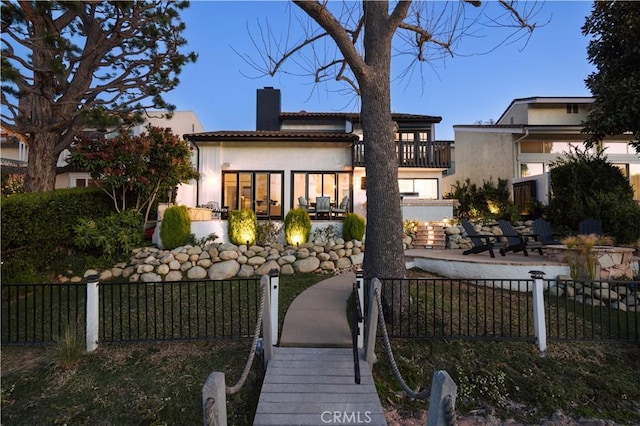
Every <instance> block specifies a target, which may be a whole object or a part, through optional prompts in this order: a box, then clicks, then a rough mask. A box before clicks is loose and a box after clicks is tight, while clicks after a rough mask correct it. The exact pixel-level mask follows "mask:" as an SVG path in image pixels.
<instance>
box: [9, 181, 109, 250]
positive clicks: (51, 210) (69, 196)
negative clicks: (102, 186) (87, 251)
mask: <svg viewBox="0 0 640 426" xmlns="http://www.w3.org/2000/svg"><path fill="white" fill-rule="evenodd" d="M1 200H2V205H1V209H0V214H1V215H2V218H1V221H2V239H1V243H2V250H3V251H4V250H6V249H10V248H16V247H28V246H31V245H33V244H45V243H51V245H53V246H71V245H72V243H71V242H72V241H73V235H74V232H73V226H74V225H75V224H76V223H77V220H78V218H93V219H100V218H104V217H106V216H108V215H109V214H111V212H113V209H112V208H111V203H110V202H109V199H108V197H107V196H106V195H105V194H104V193H103V192H102V191H101V190H99V189H97V188H73V189H58V190H55V191H50V192H34V193H26V194H14V195H10V196H4V197H2V198H1Z"/></svg>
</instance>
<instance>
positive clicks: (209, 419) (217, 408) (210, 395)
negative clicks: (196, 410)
mask: <svg viewBox="0 0 640 426" xmlns="http://www.w3.org/2000/svg"><path fill="white" fill-rule="evenodd" d="M226 388H227V386H226V384H225V380H224V373H221V372H219V371H214V372H213V373H211V374H209V377H207V381H206V382H205V384H204V386H202V412H203V424H204V426H227V392H226Z"/></svg>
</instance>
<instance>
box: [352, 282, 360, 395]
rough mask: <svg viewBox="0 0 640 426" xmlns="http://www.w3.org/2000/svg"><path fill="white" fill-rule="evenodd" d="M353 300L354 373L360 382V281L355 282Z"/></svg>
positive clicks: (357, 381)
mask: <svg viewBox="0 0 640 426" xmlns="http://www.w3.org/2000/svg"><path fill="white" fill-rule="evenodd" d="M351 294H352V298H353V302H352V307H353V326H352V327H351V344H352V345H353V370H354V371H353V374H354V381H355V382H356V384H358V385H359V384H360V352H359V350H358V335H359V334H360V322H361V321H362V308H361V307H360V297H359V295H358V283H357V282H354V283H353V291H352V292H351Z"/></svg>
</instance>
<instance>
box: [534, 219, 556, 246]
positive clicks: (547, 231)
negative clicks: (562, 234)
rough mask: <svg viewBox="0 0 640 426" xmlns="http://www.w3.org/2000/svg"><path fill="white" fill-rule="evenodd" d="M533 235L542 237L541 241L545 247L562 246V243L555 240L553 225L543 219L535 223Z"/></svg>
mask: <svg viewBox="0 0 640 426" xmlns="http://www.w3.org/2000/svg"><path fill="white" fill-rule="evenodd" d="M533 233H534V234H537V235H539V236H540V241H541V242H542V244H543V245H545V246H551V245H562V242H560V241H558V240H556V239H555V237H554V235H553V231H552V230H551V224H549V222H547V221H546V220H544V219H543V218H541V217H539V218H537V219H536V220H534V221H533Z"/></svg>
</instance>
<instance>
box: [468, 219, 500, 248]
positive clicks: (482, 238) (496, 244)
mask: <svg viewBox="0 0 640 426" xmlns="http://www.w3.org/2000/svg"><path fill="white" fill-rule="evenodd" d="M462 227H463V228H464V230H465V232H466V233H467V236H468V237H469V239H470V240H471V244H472V245H473V247H471V248H470V249H468V250H465V251H463V252H462V254H464V255H467V254H476V253H482V252H485V251H488V252H489V255H490V256H491V257H496V255H495V253H494V252H493V249H494V248H496V249H499V250H500V254H501V255H502V256H504V253H503V251H502V249H503V248H504V247H505V244H504V243H502V242H500V241H495V238H496V236H495V235H492V234H478V231H476V229H475V228H474V227H473V225H472V224H471V223H470V222H469V221H468V220H466V219H462Z"/></svg>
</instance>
